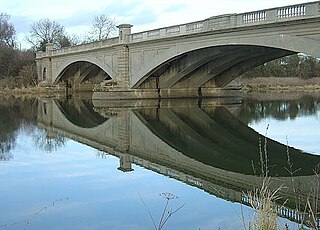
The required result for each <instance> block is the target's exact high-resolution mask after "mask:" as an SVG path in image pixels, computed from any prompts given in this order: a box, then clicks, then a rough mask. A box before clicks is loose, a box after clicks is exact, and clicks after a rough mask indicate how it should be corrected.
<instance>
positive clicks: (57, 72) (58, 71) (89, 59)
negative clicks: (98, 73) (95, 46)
mask: <svg viewBox="0 0 320 230" xmlns="http://www.w3.org/2000/svg"><path fill="white" fill-rule="evenodd" d="M75 63H90V64H92V65H95V66H97V67H99V68H100V69H101V70H103V71H104V72H105V73H106V74H107V75H108V76H109V77H110V78H112V79H113V78H115V77H116V72H115V71H114V70H113V69H112V68H111V67H110V66H109V65H107V64H106V63H104V62H103V61H102V60H100V59H99V58H96V57H93V56H90V55H88V56H84V57H81V58H77V59H70V60H67V61H64V62H63V64H61V65H59V66H57V67H56V68H53V71H52V78H53V79H52V82H53V84H57V83H58V82H59V81H60V80H61V78H62V76H63V74H64V73H65V71H66V70H67V69H68V67H70V66H71V65H72V64H75Z"/></svg>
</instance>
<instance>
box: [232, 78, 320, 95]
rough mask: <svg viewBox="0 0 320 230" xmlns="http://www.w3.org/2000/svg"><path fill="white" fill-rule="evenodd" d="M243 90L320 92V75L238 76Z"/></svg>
mask: <svg viewBox="0 0 320 230" xmlns="http://www.w3.org/2000/svg"><path fill="white" fill-rule="evenodd" d="M237 81H238V82H239V84H241V85H242V90H243V91H244V92H247V93H248V92H268V91H269V92H274V91H276V92H318V91H319V92H320V77H319V78H310V79H301V78H296V77H287V78H276V77H264V78H239V79H238V80H237Z"/></svg>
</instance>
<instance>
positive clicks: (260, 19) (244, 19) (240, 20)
mask: <svg viewBox="0 0 320 230" xmlns="http://www.w3.org/2000/svg"><path fill="white" fill-rule="evenodd" d="M319 16H320V1H317V2H310V3H304V4H297V5H291V6H285V7H277V8H272V9H267V10H260V11H253V12H247V13H241V14H226V15H219V16H214V17H210V18H208V19H205V20H202V21H196V22H192V23H187V24H182V25H175V26H170V27H164V28H160V29H155V30H150V31H144V32H140V33H135V34H132V35H131V41H133V42H136V41H143V40H152V39H158V38H164V37H173V36H180V35H187V34H192V33H198V32H206V31H212V30H221V29H229V28H235V27H242V26H251V25H255V24H267V23H278V22H283V21H292V20H299V19H301V18H312V17H319Z"/></svg>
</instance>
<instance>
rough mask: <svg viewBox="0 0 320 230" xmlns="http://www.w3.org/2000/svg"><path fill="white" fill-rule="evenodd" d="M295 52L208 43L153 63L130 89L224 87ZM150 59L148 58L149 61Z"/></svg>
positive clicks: (264, 47)
mask: <svg viewBox="0 0 320 230" xmlns="http://www.w3.org/2000/svg"><path fill="white" fill-rule="evenodd" d="M295 53H296V52H295V51H290V50H284V49H280V48H275V47H268V46H262V45H259V46H258V45H248V44H229V45H217V46H209V47H205V48H199V49H194V50H189V51H187V52H184V53H179V54H178V55H174V56H173V57H170V58H168V59H166V60H162V62H161V63H155V67H152V68H151V69H150V70H149V71H148V72H147V73H145V74H144V75H142V76H143V77H142V78H141V79H140V80H139V81H138V82H137V83H135V85H133V88H148V87H150V86H152V87H153V88H158V89H170V88H201V87H224V86H226V85H227V84H228V83H230V82H231V81H232V80H234V79H235V78H237V77H238V76H240V75H241V74H242V73H244V72H246V71H248V70H250V69H253V68H255V67H256V66H259V65H262V64H264V63H266V62H268V61H271V60H274V59H277V58H281V57H284V56H288V55H292V54H295ZM151 62H152V61H151Z"/></svg>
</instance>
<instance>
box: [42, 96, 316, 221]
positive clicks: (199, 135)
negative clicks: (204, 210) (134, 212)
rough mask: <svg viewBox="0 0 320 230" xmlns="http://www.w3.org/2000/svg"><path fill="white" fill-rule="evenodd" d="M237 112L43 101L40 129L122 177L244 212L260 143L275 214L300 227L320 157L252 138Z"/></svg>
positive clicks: (210, 104) (204, 105)
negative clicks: (140, 172)
mask: <svg viewBox="0 0 320 230" xmlns="http://www.w3.org/2000/svg"><path fill="white" fill-rule="evenodd" d="M237 105H238V101H236V100H230V99H228V100H227V99H221V100H218V101H217V100H213V99H211V100H209V99H208V100H203V101H196V100H195V101H192V100H191V101H185V100H184V101H183V104H179V103H174V102H173V101H172V100H171V101H170V100H168V101H160V102H159V101H157V100H155V101H152V100H148V101H131V102H130V103H129V102H127V101H117V102H114V103H113V102H112V101H109V102H106V101H93V102H92V101H86V100H76V99H72V100H68V101H59V100H53V99H43V100H42V101H41V102H40V103H39V107H38V123H39V126H42V127H44V128H46V129H47V132H48V134H50V135H51V136H54V135H57V134H59V135H64V136H66V137H69V138H71V139H74V140H76V141H78V142H81V143H84V144H87V145H89V146H92V147H94V148H96V149H98V150H101V151H104V152H106V153H108V154H111V155H113V156H116V157H118V158H119V159H120V166H119V168H118V169H119V170H122V171H124V172H128V171H132V170H133V168H132V164H136V165H139V166H142V167H144V168H146V169H149V170H152V171H154V172H156V173H160V174H163V175H166V176H168V177H171V178H174V179H176V180H179V181H182V182H184V183H186V184H189V185H191V186H195V187H198V188H200V189H202V190H204V191H206V192H208V193H210V194H212V195H215V196H218V197H220V198H223V199H225V200H228V201H232V202H239V203H243V204H245V205H249V204H250V200H249V198H248V197H247V196H245V195H244V194H246V192H248V191H251V190H253V189H254V188H259V187H261V184H262V180H263V177H261V176H260V175H261V173H262V172H261V167H260V165H261V161H260V154H259V153H260V152H261V149H260V148H261V147H259V143H260V142H262V143H263V142H264V141H266V142H267V151H268V165H269V171H270V172H269V175H270V176H271V181H272V183H271V185H270V186H271V189H276V188H279V187H280V186H284V187H283V189H281V190H280V191H279V194H278V195H279V196H280V197H281V199H280V200H279V203H278V204H279V206H278V207H277V210H278V213H279V215H280V216H283V217H286V218H288V219H291V220H294V221H296V222H299V221H300V220H301V219H302V218H303V213H302V211H301V210H296V203H295V201H296V200H297V199H298V200H299V201H301V202H300V205H301V207H304V205H305V204H306V201H307V200H308V199H309V198H310V192H311V190H310V188H313V186H314V184H315V182H317V180H318V177H317V175H316V174H315V173H314V169H315V168H316V167H317V165H318V163H319V159H320V157H319V156H315V155H311V154H307V153H303V152H302V151H300V150H297V149H294V148H291V147H287V146H286V145H283V144H280V143H278V142H276V141H273V140H271V139H268V138H266V137H264V136H262V135H260V134H258V133H257V132H256V131H254V130H253V129H251V128H250V127H248V126H247V125H246V124H244V123H242V122H241V121H240V120H239V119H238V118H237V116H236V114H237V108H238V106H237ZM262 145H263V144H262ZM260 146H261V144H260ZM262 148H263V147H262ZM287 152H289V154H290V161H291V163H293V166H294V169H293V171H294V170H296V169H299V170H297V172H296V173H295V174H294V177H292V176H291V175H290V173H289V172H288V171H287V170H286V169H287V168H288V160H287V159H288V158H287ZM292 180H294V184H295V185H298V188H297V187H295V188H293V183H292ZM294 191H295V192H294ZM297 191H298V192H297ZM297 196H298V197H297ZM318 199H319V197H316V201H315V202H316V203H318V202H319V200H318ZM284 203H285V206H284V205H282V204H284Z"/></svg>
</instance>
